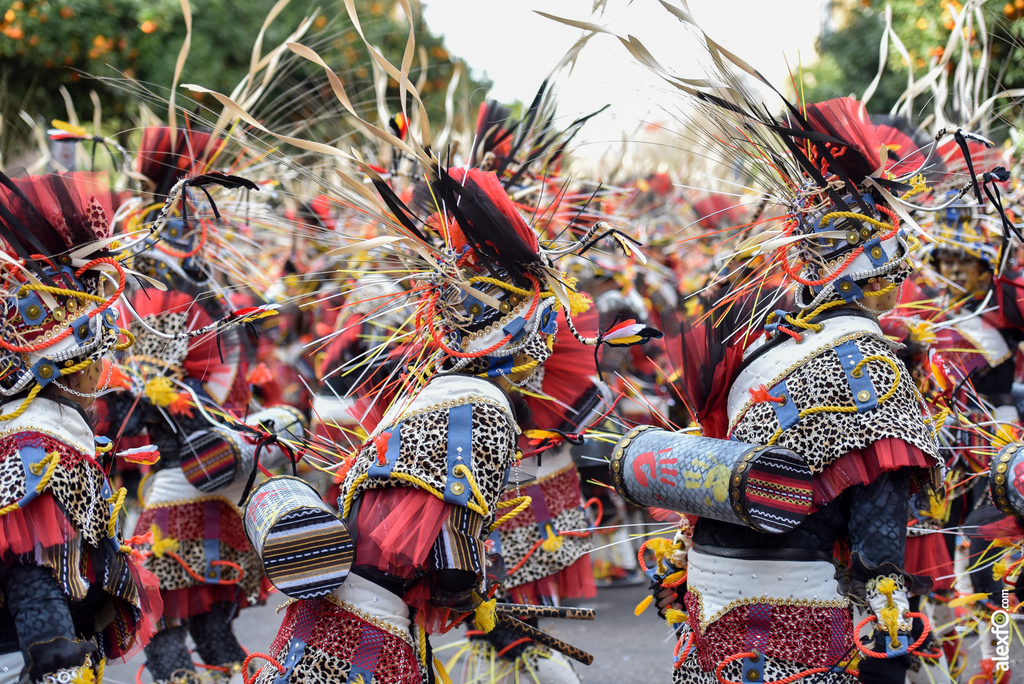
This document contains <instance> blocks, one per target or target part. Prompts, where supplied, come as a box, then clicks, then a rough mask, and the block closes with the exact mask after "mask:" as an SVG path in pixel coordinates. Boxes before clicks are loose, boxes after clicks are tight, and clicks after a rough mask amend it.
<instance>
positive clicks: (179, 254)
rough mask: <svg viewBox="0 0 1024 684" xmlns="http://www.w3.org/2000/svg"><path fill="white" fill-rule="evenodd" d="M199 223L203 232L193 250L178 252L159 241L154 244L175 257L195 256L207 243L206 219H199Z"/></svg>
mask: <svg viewBox="0 0 1024 684" xmlns="http://www.w3.org/2000/svg"><path fill="white" fill-rule="evenodd" d="M199 225H200V226H201V227H202V229H203V232H202V233H201V234H200V236H199V244H198V245H196V246H195V247H194V248H193V249H192V251H190V252H178V251H176V250H173V249H170V248H169V247H166V246H164V245H163V244H162V243H160V242H157V243H156V244H155V245H153V246H154V247H156V248H157V249H158V250H160V251H161V252H163V253H164V254H166V255H167V256H171V257H174V258H175V259H187V258H189V257H190V256H194V255H196V254H198V253H199V250H201V249H202V248H203V245H205V244H206V221H205V220H200V221H199Z"/></svg>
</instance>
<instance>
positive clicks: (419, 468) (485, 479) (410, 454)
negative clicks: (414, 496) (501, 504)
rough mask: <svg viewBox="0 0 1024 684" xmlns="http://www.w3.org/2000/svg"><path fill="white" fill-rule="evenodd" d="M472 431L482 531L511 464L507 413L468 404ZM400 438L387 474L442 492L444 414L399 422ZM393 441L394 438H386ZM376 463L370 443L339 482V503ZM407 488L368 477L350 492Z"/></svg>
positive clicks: (512, 440)
mask: <svg viewBox="0 0 1024 684" xmlns="http://www.w3.org/2000/svg"><path fill="white" fill-rule="evenodd" d="M472 426H473V427H472V442H471V444H472V455H473V456H472V466H473V467H472V472H473V478H474V479H475V480H476V484H477V486H478V487H479V488H480V491H481V493H482V495H483V498H484V500H485V501H486V502H487V507H488V509H489V510H490V516H488V518H487V520H486V521H485V523H486V524H485V528H486V527H489V526H490V523H491V522H493V520H494V519H495V517H494V514H495V510H496V509H495V504H497V502H498V500H499V499H500V498H501V495H502V493H503V491H504V481H505V473H506V472H507V470H508V468H509V467H510V466H511V465H512V462H513V461H514V460H515V451H516V432H517V427H516V424H515V419H514V418H513V417H512V415H511V414H510V413H508V412H506V411H505V410H503V409H500V408H498V407H497V406H493V405H491V404H486V403H474V404H473V421H472ZM400 434H401V440H402V441H401V447H400V450H399V453H398V457H397V459H396V460H395V466H394V469H393V472H395V473H405V474H408V475H412V476H414V477H416V478H418V479H420V480H422V481H423V482H426V483H427V484H428V485H430V486H431V487H433V488H434V489H436V490H437V491H439V492H443V491H444V490H445V489H446V487H447V454H448V410H447V409H444V408H440V409H437V410H433V411H427V412H424V413H418V414H416V415H413V416H411V417H408V418H404V419H402V421H401V430H400ZM395 438H396V435H392V436H391V437H390V439H395ZM376 461H377V446H376V444H375V442H374V441H373V440H371V441H368V442H367V443H366V444H365V446H364V447H363V450H362V451H361V452H359V455H358V456H357V457H356V462H355V464H354V465H353V466H352V468H351V470H349V473H348V475H347V477H346V478H345V485H344V487H343V488H342V500H344V499H345V498H346V496H347V495H348V493H349V492H350V491H351V489H352V488H353V487H354V486H355V485H354V483H355V481H356V479H357V478H358V477H359V476H360V475H363V474H364V473H366V472H367V471H368V470H369V468H370V466H371V465H372V464H373V463H375V462H376ZM407 486H410V485H409V483H407V482H406V481H404V480H400V479H397V478H395V477H391V478H387V479H384V478H368V479H366V480H365V481H364V482H362V483H361V484H360V485H358V487H357V492H356V493H357V494H358V493H359V492H362V491H365V490H366V489H378V488H383V487H407ZM470 500H471V501H472V500H473V498H472V497H471V498H470Z"/></svg>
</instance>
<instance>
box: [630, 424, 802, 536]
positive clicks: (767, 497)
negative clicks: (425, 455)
mask: <svg viewBox="0 0 1024 684" xmlns="http://www.w3.org/2000/svg"><path fill="white" fill-rule="evenodd" d="M611 468H612V476H613V480H614V483H615V488H616V490H617V491H618V492H619V494H621V495H622V496H624V497H625V498H626V499H628V500H629V501H631V502H633V503H635V504H636V505H638V506H657V507H659V508H668V509H671V510H673V511H678V512H680V513H686V514H688V515H696V516H699V517H705V518H712V519H714V520H720V521H722V522H728V523H733V524H736V525H745V526H747V527H752V528H754V529H756V530H759V531H761V532H767V533H773V534H780V533H782V532H786V531H788V530H791V529H793V528H794V527H796V526H797V525H799V524H800V523H801V522H802V521H803V520H804V518H806V517H807V515H808V513H809V512H810V510H811V503H812V475H811V470H810V468H809V467H808V465H807V463H806V462H805V461H804V459H803V458H801V457H800V456H798V455H797V454H795V453H793V452H792V451H790V450H789V449H783V448H779V447H770V446H757V445H754V444H744V443H743V442H736V441H730V440H724V439H713V438H710V437H701V436H699V435H693V434H688V433H684V432H672V431H669V430H662V429H659V428H652V427H647V426H645V427H640V428H636V429H634V430H631V431H630V432H629V433H628V434H626V436H625V437H623V438H622V439H621V440H619V443H618V444H616V446H615V449H614V451H613V452H612V460H611Z"/></svg>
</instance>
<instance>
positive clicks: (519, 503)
mask: <svg viewBox="0 0 1024 684" xmlns="http://www.w3.org/2000/svg"><path fill="white" fill-rule="evenodd" d="M532 502H533V499H532V498H530V497H528V496H517V497H516V498H514V499H509V500H508V501H499V502H498V508H509V507H510V506H515V508H513V509H512V510H511V511H509V512H508V513H506V514H505V515H503V516H501V517H500V518H498V519H497V520H495V521H494V524H493V525H491V529H490V531H491V532H493V531H494V530H496V529H498V528H499V527H501V526H502V525H504V524H505V523H507V522H508V521H509V520H511V519H512V518H514V517H516V516H517V515H519V514H520V513H522V512H523V511H525V510H526V509H527V508H529V507H530V504H531V503H532Z"/></svg>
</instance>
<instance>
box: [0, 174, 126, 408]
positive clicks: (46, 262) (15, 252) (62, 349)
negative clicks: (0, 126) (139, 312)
mask: <svg viewBox="0 0 1024 684" xmlns="http://www.w3.org/2000/svg"><path fill="white" fill-rule="evenodd" d="M111 206H112V197H111V192H110V187H109V185H108V184H107V179H106V176H105V175H103V174H91V173H71V174H51V175H46V176H35V177H30V178H19V179H13V180H12V179H11V178H8V177H7V176H5V175H3V174H0V240H2V246H3V251H2V252H0V259H2V260H3V262H4V268H3V270H2V279H0V282H2V286H3V292H2V295H0V296H2V298H3V300H2V301H3V304H2V306H3V312H2V315H0V326H2V328H3V331H2V335H0V367H2V369H3V370H2V372H0V394H3V395H4V396H7V397H11V396H19V395H23V394H24V395H25V399H24V401H23V402H22V403H21V405H20V408H19V409H17V411H15V414H17V413H19V412H21V411H23V410H24V409H25V407H27V405H28V403H29V402H30V401H32V399H33V398H35V396H36V395H38V394H39V392H40V391H41V390H42V389H43V388H44V387H46V386H47V385H48V384H50V383H51V382H54V381H57V382H59V381H60V378H61V377H62V376H66V375H71V374H73V373H77V372H79V371H81V370H84V369H85V368H87V367H88V366H89V365H91V364H92V363H94V362H95V361H97V360H98V359H100V358H101V357H102V356H103V355H105V354H106V353H107V352H109V351H111V350H112V349H123V348H126V347H127V346H129V345H130V344H131V335H130V334H128V333H127V332H126V331H124V330H122V329H121V328H120V327H119V326H118V323H117V320H118V316H117V311H116V310H115V309H114V308H113V306H112V305H113V304H114V302H115V301H116V300H117V299H118V298H119V297H120V296H121V293H122V291H123V290H124V286H125V269H124V268H123V267H122V266H121V264H120V263H119V261H118V260H117V259H116V258H115V256H114V254H113V252H111V251H110V245H111V242H112V241H113V240H112V239H111V237H110V234H111V228H110V219H111V215H112V211H111ZM122 335H127V337H128V340H129V341H128V342H127V343H125V344H120V343H119V339H120V337H121V336H122ZM15 414H8V415H5V416H0V419H9V418H11V417H13V415H15Z"/></svg>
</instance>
